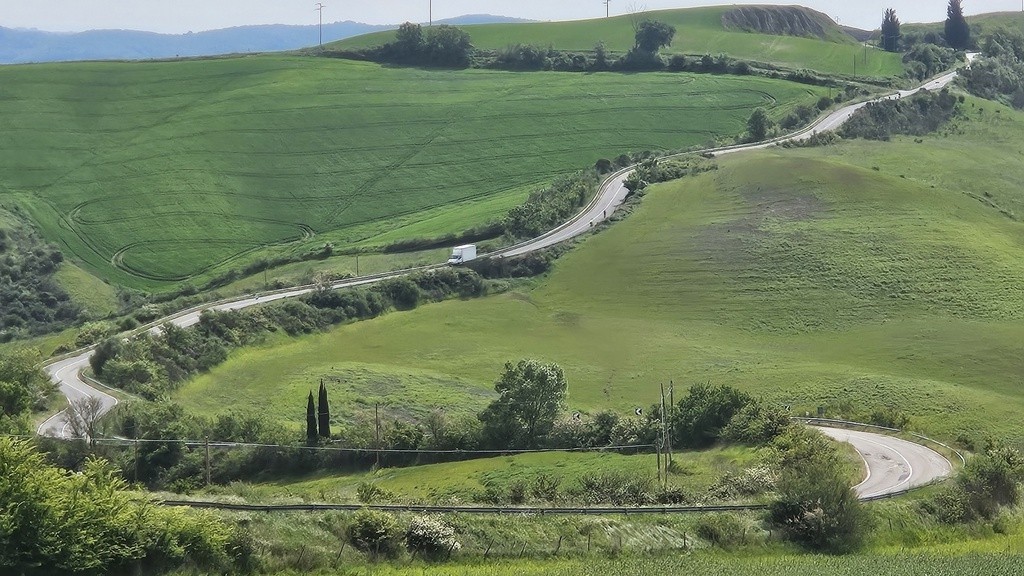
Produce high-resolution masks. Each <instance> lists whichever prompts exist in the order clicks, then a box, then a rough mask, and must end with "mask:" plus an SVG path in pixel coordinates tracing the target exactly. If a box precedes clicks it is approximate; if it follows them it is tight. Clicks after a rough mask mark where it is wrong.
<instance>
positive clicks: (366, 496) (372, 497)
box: [356, 482, 395, 504]
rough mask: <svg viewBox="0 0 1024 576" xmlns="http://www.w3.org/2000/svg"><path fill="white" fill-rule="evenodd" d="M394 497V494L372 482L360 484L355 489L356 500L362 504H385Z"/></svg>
mask: <svg viewBox="0 0 1024 576" xmlns="http://www.w3.org/2000/svg"><path fill="white" fill-rule="evenodd" d="M394 497H395V495H394V493H392V492H391V491H389V490H385V489H383V488H381V487H380V486H377V485H376V484H374V483H372V482H360V483H359V486H357V487H356V498H358V499H359V501H360V502H361V503H363V504H373V503H374V502H386V501H388V500H391V499H393V498H394Z"/></svg>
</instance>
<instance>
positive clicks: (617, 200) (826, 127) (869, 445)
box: [37, 72, 956, 498]
mask: <svg viewBox="0 0 1024 576" xmlns="http://www.w3.org/2000/svg"><path fill="white" fill-rule="evenodd" d="M955 78H956V72H950V73H948V74H945V75H943V76H941V77H938V78H935V79H933V80H931V81H929V82H927V83H926V84H924V85H922V86H920V87H918V88H916V89H914V90H902V91H899V92H897V93H894V94H891V95H888V96H885V97H882V98H878V99H876V100H873V101H872V102H877V101H881V100H887V99H895V98H904V97H907V96H911V95H913V94H915V93H917V92H919V91H920V90H938V89H941V88H943V87H944V86H946V85H948V84H949V83H950V82H952V81H953V80H954V79H955ZM868 103H869V102H862V103H859V104H852V105H850V106H846V107H843V108H841V109H839V110H837V111H835V112H833V113H831V114H829V115H828V116H826V117H825V118H822V119H819V120H817V121H816V122H814V123H813V124H812V125H811V126H809V127H808V128H805V129H804V130H801V131H799V132H797V133H795V134H791V135H788V136H785V137H782V138H776V139H774V140H770V141H767V142H762V143H759V144H749V145H742V146H727V147H723V148H718V149H714V150H708V151H707V152H710V153H712V154H714V155H721V154H733V153H736V152H742V151H747V150H757V149H763V148H767V147H769V146H774V145H777V144H780V143H783V142H786V141H799V140H806V139H808V138H810V137H812V136H813V135H814V134H817V133H819V132H827V131H830V130H835V129H836V128H838V127H839V126H841V125H842V124H843V123H844V122H846V121H847V120H849V118H850V117H851V116H852V115H853V114H854V113H855V112H856V111H857V110H859V109H860V108H862V107H864V106H866V105H867V104H868ZM632 172H633V168H632V167H630V168H626V169H624V170H620V171H619V172H616V173H615V174H613V175H612V176H611V177H609V178H608V179H606V180H605V182H604V183H603V184H602V186H601V188H600V190H599V191H598V193H597V195H596V196H595V198H594V200H593V201H591V203H590V204H589V205H588V206H587V207H586V208H584V209H583V211H582V212H580V213H579V214H577V215H576V216H575V217H574V218H573V219H571V220H569V221H568V222H566V223H565V224H563V225H561V226H559V227H558V228H555V229H554V230H551V231H550V232H547V233H545V234H543V235H541V236H539V237H537V238H534V239H532V240H529V241H526V242H522V243H520V244H516V245H514V246H510V247H507V248H504V249H501V250H498V251H496V252H492V253H490V254H482V255H481V256H490V257H499V258H500V257H511V256H518V255H521V254H526V253H529V252H534V251H537V250H542V249H544V248H548V247H550V246H554V245H555V244H558V243H560V242H564V241H565V240H568V239H570V238H574V237H576V236H579V235H581V234H584V233H586V232H587V231H588V230H590V229H591V228H593V227H594V226H595V225H597V224H599V223H600V222H602V221H603V220H606V219H607V218H608V217H610V216H611V215H612V213H614V211H615V210H616V209H617V208H618V207H619V206H620V205H621V204H622V202H623V201H624V200H625V198H626V196H627V194H628V191H627V190H626V187H625V186H624V185H623V183H624V182H625V180H626V179H627V178H629V176H630V174H632ZM440 266H442V265H434V266H423V267H419V268H412V269H408V270H399V271H395V272H390V273H386V274H379V275H375V276H367V277H362V278H354V279H349V280H343V281H340V282H337V283H335V284H333V287H334V288H348V287H353V286H361V285H366V284H372V283H374V282H378V281H380V280H383V279H385V278H392V277H396V276H402V275H405V274H409V273H412V272H417V271H421V270H428V269H432V268H438V267H440ZM313 290H314V288H313V287H311V286H307V287H300V288H295V289H291V290H284V291H278V292H272V293H266V294H261V295H258V296H254V297H249V298H240V299H235V300H231V301H225V302H219V303H214V304H208V305H205V306H203V307H201V308H196V309H190V310H186V311H183V312H180V313H178V314H174V315H172V316H169V317H167V318H163V319H161V320H159V321H158V322H156V323H154V324H153V325H151V326H150V327H148V330H150V331H158V330H159V329H160V328H159V326H160V325H162V324H165V323H168V322H170V323H172V324H175V325H177V326H181V327H187V326H192V325H194V324H196V323H198V322H199V317H200V315H201V314H202V312H203V310H207V309H210V310H220V311H223V310H240V309H243V308H248V307H250V306H257V305H260V304H266V303H267V302H272V301H274V300H281V299H284V298H293V297H296V296H301V295H303V294H308V293H309V292H311V291H313ZM91 354H92V349H91V348H90V349H87V350H81V351H78V352H76V353H73V355H71V356H69V357H65V358H61V359H58V360H55V361H52V362H51V363H49V364H47V365H46V366H45V369H46V371H47V373H48V374H49V375H50V377H51V378H52V379H53V380H54V381H55V382H57V383H59V384H60V388H61V392H62V393H63V394H64V395H65V396H67V398H68V400H69V401H74V400H77V399H80V398H83V397H85V396H91V397H94V398H97V399H99V400H100V402H101V403H102V405H103V411H104V412H107V411H109V410H112V409H113V408H114V407H115V406H116V405H117V403H118V400H117V398H115V397H114V396H112V395H110V394H107V393H105V392H103V391H101V390H98V389H97V388H95V387H92V386H90V385H88V384H87V383H85V382H84V381H83V380H82V378H81V376H80V372H81V371H82V370H83V369H84V368H85V367H86V366H87V365H88V363H89V357H90V356H91ZM822 431H823V432H825V433H827V434H829V435H830V436H831V437H833V438H835V439H837V440H840V441H845V442H850V443H851V444H853V445H854V447H855V448H856V449H857V451H858V452H860V453H861V455H862V456H864V458H865V462H866V464H867V468H868V479H867V480H865V482H864V483H862V484H861V485H859V486H858V487H857V492H858V494H859V495H860V496H861V497H864V498H868V497H872V496H879V495H884V494H888V493H894V492H899V491H902V490H904V489H906V488H908V487H912V486H919V485H922V484H927V483H929V482H932V481H934V480H936V479H939V478H942V477H945V476H948V475H949V474H950V473H951V470H952V467H951V466H950V465H949V462H948V461H947V460H945V458H942V456H939V455H938V454H937V453H935V452H934V451H933V450H931V449H929V448H926V447H924V446H921V445H919V444H914V443H911V442H906V441H904V440H900V439H898V438H892V437H890V436H883V435H880V434H871V433H867V432H857V433H853V432H849V431H846V430H837V429H831V428H825V429H822ZM37 433H38V434H39V435H42V436H53V437H59V438H70V437H72V434H71V431H70V429H69V426H68V423H67V416H66V411H62V412H59V413H57V414H54V415H53V416H51V417H50V418H49V419H47V420H46V421H45V422H43V423H42V424H41V425H40V426H39V428H38V430H37ZM936 457H937V458H938V459H937V460H936Z"/></svg>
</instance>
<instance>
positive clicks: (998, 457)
mask: <svg viewBox="0 0 1024 576" xmlns="http://www.w3.org/2000/svg"><path fill="white" fill-rule="evenodd" d="M1022 481H1024V457H1022V456H1021V454H1020V453H1019V452H1018V451H1016V450H1014V449H1012V448H1007V447H1004V446H989V447H988V448H987V449H986V451H985V453H984V454H981V455H978V456H975V457H973V458H971V459H970V460H969V461H968V462H967V465H966V466H964V469H963V470H961V471H960V474H959V475H957V478H956V482H955V483H954V484H952V485H948V486H946V487H945V488H944V489H943V490H942V491H941V492H939V493H938V494H936V495H935V496H934V497H932V498H931V499H929V500H928V501H926V502H925V503H924V504H923V507H924V509H925V511H927V512H929V513H931V514H932V515H934V516H935V517H936V518H937V519H939V520H940V521H942V522H945V523H948V524H954V523H958V522H971V521H975V520H992V519H993V518H995V517H996V516H997V515H998V513H999V510H1000V508H1002V507H1009V506H1015V505H1017V503H1018V502H1019V501H1020V483H1021V482H1022Z"/></svg>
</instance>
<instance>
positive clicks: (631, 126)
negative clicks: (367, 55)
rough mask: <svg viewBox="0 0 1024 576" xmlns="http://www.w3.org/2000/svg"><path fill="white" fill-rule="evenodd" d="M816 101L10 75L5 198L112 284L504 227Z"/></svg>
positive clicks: (504, 80)
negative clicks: (559, 181)
mask: <svg viewBox="0 0 1024 576" xmlns="http://www.w3.org/2000/svg"><path fill="white" fill-rule="evenodd" d="M819 96H820V93H819V91H818V90H815V89H809V88H808V87H806V86H801V85H797V84H792V83H786V82H780V81H772V80H767V79H751V78H740V77H720V76H708V75H700V76H695V75H686V74H643V75H621V74H594V75H584V74H516V73H508V72H492V71H480V70H470V71H425V70H417V69H396V68H386V67H381V66H377V65H373V64H367V63H357V62H349V61H341V60H335V59H326V58H303V57H289V56H260V57H245V58H228V59H214V60H194V61H176V62H150V63H87V64H53V65H39V66H13V67H4V68H2V69H0V117H2V118H3V119H4V129H3V131H2V134H0V174H2V175H3V176H2V177H0V197H2V198H3V199H4V200H3V204H4V205H5V206H7V207H10V204H11V203H13V204H16V205H19V206H22V207H23V208H25V209H26V210H27V211H28V212H29V213H30V214H31V216H32V217H33V218H34V219H35V220H36V221H37V222H38V223H39V225H40V226H41V228H42V230H43V232H44V234H45V235H46V236H47V237H48V238H49V239H50V240H51V241H54V242H57V243H59V244H60V245H61V248H62V249H63V250H64V251H65V252H66V253H67V255H68V256H69V257H70V258H72V259H73V260H75V261H76V262H77V263H79V264H81V265H82V266H83V267H85V268H86V269H87V270H89V271H90V272H92V273H94V274H96V275H98V276H100V277H102V278H105V279H107V280H109V281H111V282H112V283H114V284H120V285H125V286H129V287H134V288H143V289H150V290H159V289H161V288H164V287H168V286H170V285H174V284H175V283H179V282H184V281H191V282H196V283H200V282H202V281H203V280H204V279H207V278H209V277H210V276H212V275H215V274H218V273H222V272H224V271H225V270H226V269H230V268H237V267H240V266H241V265H242V264H244V263H245V262H246V261H247V260H251V259H254V258H257V257H264V256H274V255H280V254H282V253H296V252H306V251H309V250H318V249H320V248H321V247H323V246H324V244H325V243H327V242H331V243H333V245H334V249H335V251H341V250H344V249H348V248H353V247H356V246H363V245H381V244H385V243H387V242H390V241H394V240H396V239H400V238H409V237H424V236H426V237H433V236H439V235H442V234H445V233H449V232H458V231H462V230H464V229H466V228H469V227H472V226H475V225H479V224H482V223H484V222H486V221H488V220H491V219H495V218H497V217H499V216H500V215H501V214H503V213H504V212H505V211H506V210H507V209H508V208H510V207H511V206H513V205H515V204H516V203H518V202H520V201H521V200H522V199H523V198H524V197H525V195H526V194H527V193H528V192H529V191H530V190H531V189H533V188H534V187H537V186H539V185H542V184H544V183H546V182H549V181H551V180H552V179H554V178H555V177H556V176H558V175H562V174H566V173H569V172H572V171H573V170H576V169H579V168H582V167H585V166H589V165H591V164H593V162H594V161H595V160H597V159H598V158H601V157H613V156H615V155H618V154H621V153H623V152H628V151H631V150H643V149H664V148H677V147H684V146H690V145H695V144H703V143H706V142H708V141H712V140H714V139H716V138H719V137H723V136H725V137H731V136H733V135H736V134H739V133H741V132H742V131H743V129H744V125H745V121H746V118H747V117H748V116H749V114H750V112H751V110H753V109H754V108H755V107H758V106H767V107H769V108H771V109H772V110H773V113H774V114H776V115H781V114H784V113H785V111H787V110H788V109H790V108H791V107H792V106H795V105H796V104H811V103H813V102H815V101H816V100H817V98H818V97H819Z"/></svg>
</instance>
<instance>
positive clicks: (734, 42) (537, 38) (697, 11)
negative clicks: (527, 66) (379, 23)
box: [325, 7, 903, 77]
mask: <svg viewBox="0 0 1024 576" xmlns="http://www.w3.org/2000/svg"><path fill="white" fill-rule="evenodd" d="M734 9H735V7H711V8H689V9H683V10H661V11H653V12H646V13H644V14H643V15H642V16H639V15H637V16H632V15H630V16H616V17H613V18H602V19H598V20H582V21H574V22H541V23H525V24H485V25H479V26H465V27H462V28H464V29H465V30H466V31H467V32H468V33H469V34H470V36H471V37H472V39H473V45H474V46H476V47H477V48H483V49H490V50H498V49H501V48H504V47H506V46H508V45H510V44H516V43H520V44H534V45H538V46H543V47H547V46H553V47H554V48H556V49H559V50H568V51H586V50H593V48H594V45H596V44H597V43H598V42H604V43H605V45H606V46H607V47H608V49H609V50H612V51H617V52H625V51H626V50H629V49H630V48H631V47H632V46H633V34H634V32H633V21H634V20H635V19H637V18H641V17H642V18H650V19H653V20H658V21H662V22H666V23H668V24H671V25H673V26H675V27H676V29H677V32H676V37H675V40H674V41H673V43H672V47H671V48H669V49H667V50H666V51H665V52H667V53H681V54H700V55H703V54H711V55H713V56H714V55H717V54H721V53H725V54H728V55H730V56H732V57H735V58H740V59H744V60H753V61H757V62H768V63H772V64H776V65H779V66H784V67H787V68H811V69H814V70H818V71H820V72H825V73H834V74H851V73H852V72H853V60H854V58H855V57H856V58H863V56H864V54H865V52H864V49H863V47H862V46H861V45H860V44H859V43H857V42H856V41H855V40H854V39H853V38H852V37H850V36H848V35H846V34H845V33H844V32H842V30H841V29H840V28H839V27H838V26H837V25H836V24H835V23H834V22H832V21H831V20H828V18H827V17H826V16H824V15H817V16H815V15H816V14H817V13H815V12H813V11H810V10H807V9H804V8H796V7H792V8H788V9H789V10H791V11H796V12H798V13H801V14H802V13H804V12H806V13H810V16H809V17H808V20H811V21H817V20H818V19H821V18H823V19H824V20H825V21H826V22H823V23H821V28H822V30H823V33H822V35H821V36H822V37H821V38H819V37H798V36H787V35H778V34H762V33H755V32H749V31H745V30H744V29H741V28H740V27H738V26H730V27H729V28H727V27H726V25H725V24H724V23H723V17H724V16H725V15H726V14H727V13H729V12H730V11H732V10H734ZM393 38H394V32H380V33H374V34H366V35H363V36H356V37H354V38H349V39H346V40H342V41H340V42H335V43H332V44H329V45H326V46H325V49H328V50H330V49H339V48H340V49H344V48H365V47H368V46H377V45H380V44H383V43H385V42H390V41H391V40H392V39H393ZM867 54H868V61H867V64H864V63H863V61H862V60H860V59H859V60H858V62H857V74H858V75H864V76H883V77H884V76H899V75H901V74H902V73H903V65H902V64H901V62H900V57H899V55H898V54H889V53H885V52H881V51H877V50H874V49H872V50H869V51H868V52H867Z"/></svg>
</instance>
